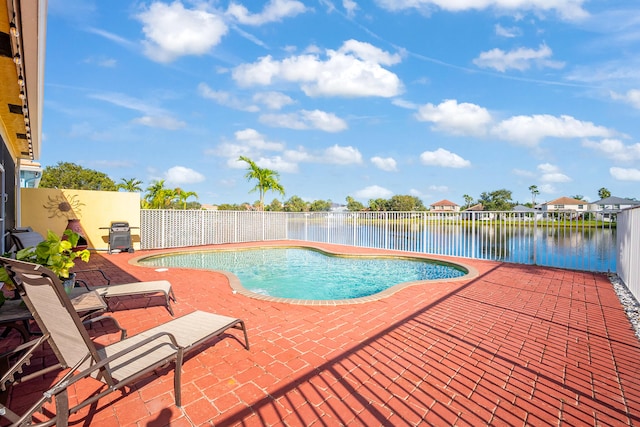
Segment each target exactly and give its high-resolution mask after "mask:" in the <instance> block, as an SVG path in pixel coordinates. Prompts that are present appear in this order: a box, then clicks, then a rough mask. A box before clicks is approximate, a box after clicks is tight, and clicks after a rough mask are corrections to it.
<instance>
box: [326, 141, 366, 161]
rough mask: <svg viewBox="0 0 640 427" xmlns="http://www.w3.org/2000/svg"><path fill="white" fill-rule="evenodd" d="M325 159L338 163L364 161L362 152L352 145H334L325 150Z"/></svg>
mask: <svg viewBox="0 0 640 427" xmlns="http://www.w3.org/2000/svg"><path fill="white" fill-rule="evenodd" d="M324 161H325V162H326V163H332V164H336V165H350V164H360V163H362V154H361V153H360V151H358V149H357V148H353V147H351V146H348V147H341V146H339V145H337V144H336V145H334V146H332V147H329V148H327V149H326V150H325V151H324Z"/></svg>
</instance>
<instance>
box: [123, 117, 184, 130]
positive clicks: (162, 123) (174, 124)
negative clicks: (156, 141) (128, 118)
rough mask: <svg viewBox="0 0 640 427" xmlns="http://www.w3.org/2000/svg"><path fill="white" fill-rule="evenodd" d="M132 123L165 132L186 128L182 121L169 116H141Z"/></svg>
mask: <svg viewBox="0 0 640 427" xmlns="http://www.w3.org/2000/svg"><path fill="white" fill-rule="evenodd" d="M132 122H133V123H136V124H139V125H143V126H148V127H152V128H160V129H167V130H178V129H182V128H184V127H186V126H187V124H186V123H185V122H183V121H182V120H178V119H176V118H174V117H171V116H143V117H138V118H136V119H133V120H132Z"/></svg>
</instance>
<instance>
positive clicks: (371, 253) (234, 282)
mask: <svg viewBox="0 0 640 427" xmlns="http://www.w3.org/2000/svg"><path fill="white" fill-rule="evenodd" d="M225 246H226V245H225ZM338 247H340V245H331V248H327V247H326V246H324V245H317V244H309V243H308V242H285V243H282V242H248V243H243V244H242V245H240V246H238V245H237V244H232V245H231V246H227V247H221V246H219V245H210V246H206V247H198V248H194V247H189V248H172V249H167V250H161V251H159V252H154V253H153V254H146V255H141V256H137V257H135V258H132V259H131V260H129V263H130V264H133V265H136V266H139V267H145V268H156V269H157V267H156V266H148V265H144V264H140V263H139V261H140V260H141V259H144V258H149V257H156V256H163V255H169V254H173V253H188V252H212V251H234V250H250V249H257V248H261V249H264V248H304V249H313V250H317V251H321V252H324V253H327V254H329V255H332V256H341V257H353V258H358V257H376V258H404V259H406V258H413V259H427V260H430V261H435V262H439V263H443V264H451V265H454V266H458V267H461V268H464V269H465V270H467V274H465V275H464V276H460V277H455V278H448V279H432V280H414V281H411V282H402V283H398V284H396V285H393V286H391V287H389V288H387V289H384V290H382V291H380V292H377V293H375V294H373V295H369V296H366V297H358V298H349V299H338V300H306V299H297V298H282V297H274V296H271V295H263V294H258V293H255V292H252V291H250V290H248V289H246V288H245V287H244V286H243V285H242V282H241V281H240V279H239V278H238V276H236V275H235V274H233V273H232V272H230V271H226V270H214V269H200V268H194V267H180V268H188V269H193V270H207V271H213V272H216V273H220V274H222V275H224V276H225V277H226V278H227V280H228V281H229V286H230V287H231V290H232V292H233V294H237V295H243V296H246V297H248V298H253V299H257V300H261V301H268V302H275V303H284V304H294V305H308V306H338V305H350V304H365V303H369V302H373V301H378V300H381V299H384V298H387V297H389V296H391V295H393V294H395V293H397V292H399V291H401V290H402V289H405V288H408V287H411V286H420V285H422V286H424V285H433V284H437V283H443V282H467V281H469V280H473V279H475V278H476V277H478V270H477V269H476V268H475V267H473V266H471V265H469V264H466V263H464V262H460V261H458V260H457V259H456V260H455V261H454V260H452V259H449V258H443V257H440V256H433V255H430V254H423V253H413V252H403V251H390V250H381V249H376V248H363V247H357V249H358V253H353V252H341V251H338V250H337V249H338ZM345 247H346V248H350V249H353V247H351V246H345Z"/></svg>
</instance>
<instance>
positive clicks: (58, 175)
mask: <svg viewBox="0 0 640 427" xmlns="http://www.w3.org/2000/svg"><path fill="white" fill-rule="evenodd" d="M40 187H42V188H59V189H62V188H65V189H70V190H100V191H116V190H117V187H116V183H115V182H113V180H112V179H111V178H109V177H108V176H107V174H105V173H103V172H98V171H96V170H93V169H86V168H83V167H82V166H80V165H76V164H75V163H69V162H58V164H56V165H55V166H47V167H45V168H44V171H42V179H41V180H40Z"/></svg>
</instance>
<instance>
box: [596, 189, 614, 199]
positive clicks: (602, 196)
mask: <svg viewBox="0 0 640 427" xmlns="http://www.w3.org/2000/svg"><path fill="white" fill-rule="evenodd" d="M598 197H600V199H606V198H607V197H611V191H609V190H607V189H606V188H604V187H602V188H601V189H599V190H598Z"/></svg>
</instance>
